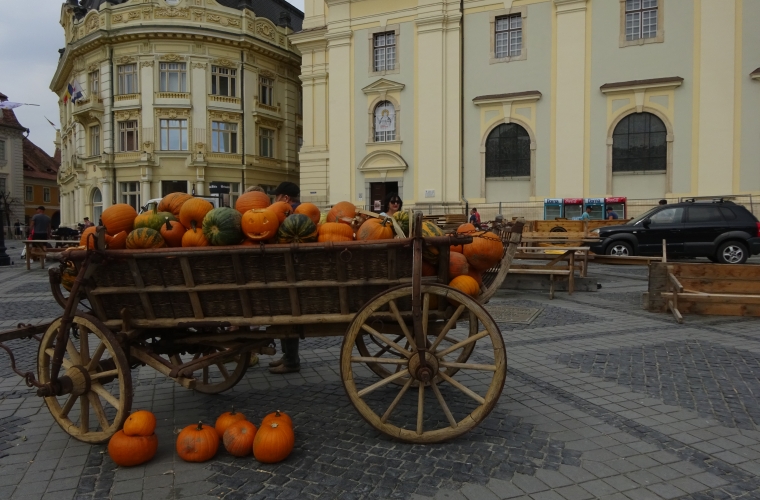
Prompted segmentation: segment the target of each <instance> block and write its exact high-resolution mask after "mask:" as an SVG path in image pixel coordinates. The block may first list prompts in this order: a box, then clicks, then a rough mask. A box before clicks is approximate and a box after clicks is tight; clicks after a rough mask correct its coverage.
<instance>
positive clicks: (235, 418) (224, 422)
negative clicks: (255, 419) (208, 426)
mask: <svg viewBox="0 0 760 500" xmlns="http://www.w3.org/2000/svg"><path fill="white" fill-rule="evenodd" d="M241 420H245V415H243V414H242V413H238V412H236V411H235V407H234V406H233V407H232V411H227V412H224V413H222V414H221V415H219V418H217V419H216V423H215V424H214V428H215V429H216V433H217V434H219V437H222V436H224V431H226V430H227V427H229V426H230V425H232V424H234V423H235V422H239V421H241Z"/></svg>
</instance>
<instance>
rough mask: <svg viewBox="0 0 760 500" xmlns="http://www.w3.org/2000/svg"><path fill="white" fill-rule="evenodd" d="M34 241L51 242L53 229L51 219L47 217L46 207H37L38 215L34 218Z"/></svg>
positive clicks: (32, 224)
mask: <svg viewBox="0 0 760 500" xmlns="http://www.w3.org/2000/svg"><path fill="white" fill-rule="evenodd" d="M31 226H32V231H33V233H32V239H33V240H49V239H51V234H52V227H51V221H50V217H48V216H47V215H45V207H43V206H39V207H37V213H36V214H35V215H34V216H33V217H32V223H31Z"/></svg>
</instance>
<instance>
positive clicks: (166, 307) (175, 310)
mask: <svg viewBox="0 0 760 500" xmlns="http://www.w3.org/2000/svg"><path fill="white" fill-rule="evenodd" d="M149 297H150V303H151V305H152V306H153V314H155V315H156V317H157V318H192V317H194V316H195V314H194V313H193V306H192V304H191V303H190V297H189V296H188V295H187V294H186V293H151V294H149Z"/></svg>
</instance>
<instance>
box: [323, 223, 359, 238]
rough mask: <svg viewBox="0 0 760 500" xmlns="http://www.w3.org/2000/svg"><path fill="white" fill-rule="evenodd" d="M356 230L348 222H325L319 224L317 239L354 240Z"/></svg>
mask: <svg viewBox="0 0 760 500" xmlns="http://www.w3.org/2000/svg"><path fill="white" fill-rule="evenodd" d="M353 239H354V230H353V229H351V226H349V225H348V224H341V223H339V222H325V223H324V224H321V225H320V226H319V237H318V238H317V241H321V242H325V241H352V240H353Z"/></svg>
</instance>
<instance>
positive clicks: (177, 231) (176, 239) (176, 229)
mask: <svg viewBox="0 0 760 500" xmlns="http://www.w3.org/2000/svg"><path fill="white" fill-rule="evenodd" d="M186 231H187V229H185V226H183V225H182V224H180V223H179V222H177V221H176V220H175V221H174V222H172V221H170V220H167V221H166V223H165V224H164V225H163V226H161V237H162V238H163V239H164V241H165V242H166V244H167V245H168V246H170V247H181V246H182V237H183V236H185V232H186Z"/></svg>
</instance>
